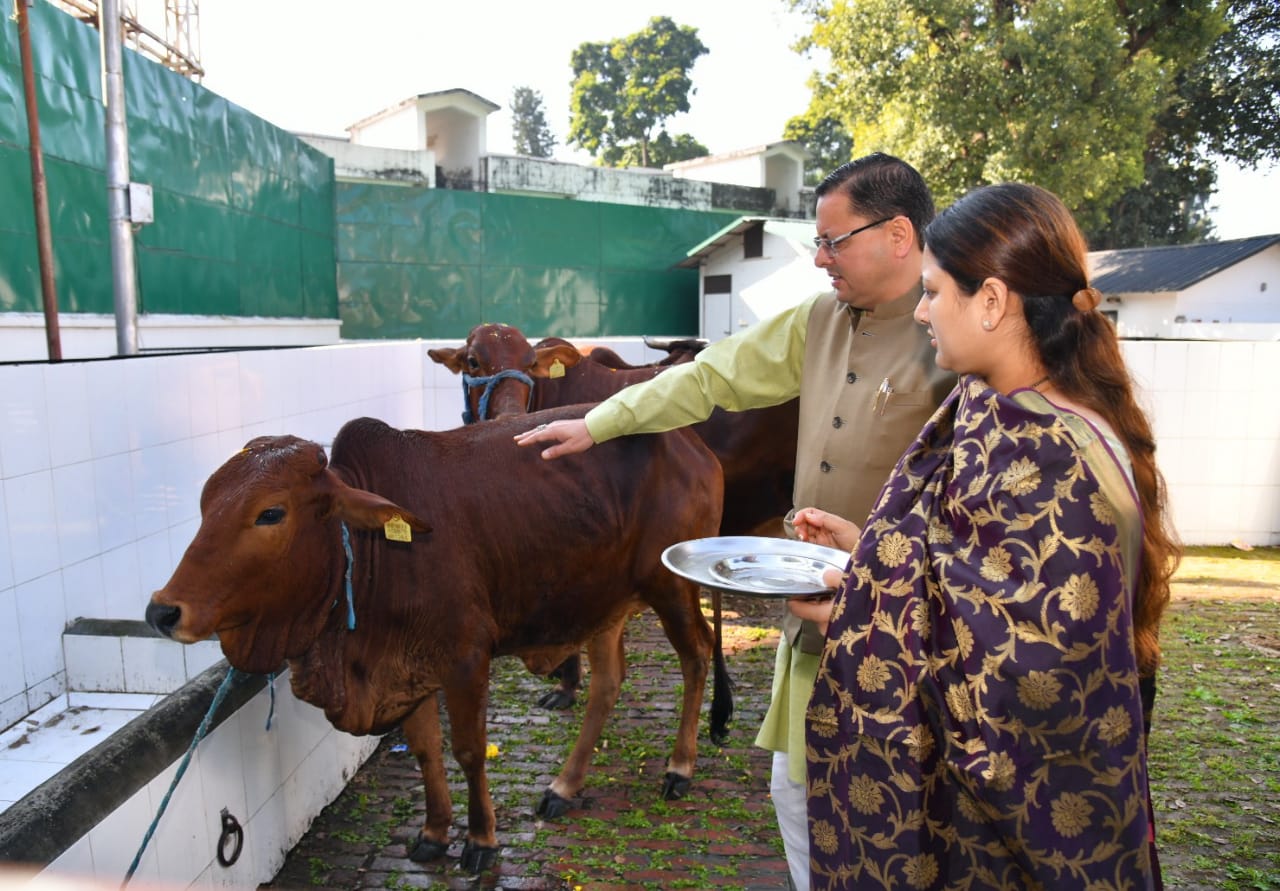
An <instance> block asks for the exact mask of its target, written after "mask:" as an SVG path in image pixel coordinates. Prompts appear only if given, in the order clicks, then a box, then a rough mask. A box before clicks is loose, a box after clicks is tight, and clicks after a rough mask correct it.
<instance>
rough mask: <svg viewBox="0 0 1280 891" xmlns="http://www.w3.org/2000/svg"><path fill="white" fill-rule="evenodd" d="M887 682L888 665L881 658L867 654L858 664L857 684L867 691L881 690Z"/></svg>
mask: <svg viewBox="0 0 1280 891" xmlns="http://www.w3.org/2000/svg"><path fill="white" fill-rule="evenodd" d="M887 683H889V666H888V665H887V664H886V663H885V661H884V660H883V659H879V658H877V657H875V656H868V657H867V658H866V659H864V660H863V662H862V664H861V665H859V666H858V686H859V687H861V688H862V689H863V690H866V691H867V692H868V693H875V692H877V691H879V690H883V689H884V685H885V684H887Z"/></svg>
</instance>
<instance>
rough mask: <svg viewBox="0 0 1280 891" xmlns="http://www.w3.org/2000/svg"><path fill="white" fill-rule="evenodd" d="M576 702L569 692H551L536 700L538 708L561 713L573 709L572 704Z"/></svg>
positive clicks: (571, 692)
mask: <svg viewBox="0 0 1280 891" xmlns="http://www.w3.org/2000/svg"><path fill="white" fill-rule="evenodd" d="M576 701H577V699H576V698H575V697H574V695H573V691H571V690H552V691H550V692H549V693H544V694H542V698H541V699H539V700H538V706H539V707H540V708H546V709H551V710H552V711H556V712H562V711H564V710H565V709H568V708H573V704H574V703H575V702H576Z"/></svg>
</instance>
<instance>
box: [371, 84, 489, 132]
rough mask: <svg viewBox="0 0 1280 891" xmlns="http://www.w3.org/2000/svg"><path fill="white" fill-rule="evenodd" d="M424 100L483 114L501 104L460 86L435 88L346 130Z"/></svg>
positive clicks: (401, 101) (404, 100)
mask: <svg viewBox="0 0 1280 891" xmlns="http://www.w3.org/2000/svg"><path fill="white" fill-rule="evenodd" d="M424 101H427V102H428V104H432V105H442V104H458V105H461V106H464V107H469V108H472V109H474V110H478V111H481V112H483V113H484V114H491V113H493V112H495V111H497V110H498V109H499V108H501V107H502V106H501V105H497V104H495V103H493V102H490V101H489V100H488V99H486V98H484V97H483V96H481V95H480V94H478V93H473V92H471V91H470V90H464V89H462V88H461V87H457V88H454V89H452V90H435V91H434V92H431V93H419V94H418V95H416V96H410V97H409V98H408V99H401V100H400V101H399V102H397V103H396V104H395V105H389V106H387V107H386V108H384V109H382V110H381V111H376V112H374V113H373V114H371V115H369V116H368V117H364V118H361V119H360V120H358V121H356V122H355V123H354V124H352V125H350V126H349V127H347V130H348V131H350V130H359V129H360V128H361V127H367V126H369V125H370V124H372V123H374V122H375V121H379V120H381V119H382V118H385V117H387V116H388V115H390V114H393V113H395V112H397V111H400V110H401V109H402V108H406V107H407V106H410V105H417V104H419V103H422V102H424Z"/></svg>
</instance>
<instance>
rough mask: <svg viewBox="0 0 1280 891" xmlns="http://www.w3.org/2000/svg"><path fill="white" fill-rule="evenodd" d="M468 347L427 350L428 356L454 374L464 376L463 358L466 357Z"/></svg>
mask: <svg viewBox="0 0 1280 891" xmlns="http://www.w3.org/2000/svg"><path fill="white" fill-rule="evenodd" d="M466 352H467V348H466V347H456V348H453V349H450V348H449V347H439V348H438V349H432V350H427V355H428V356H430V357H431V358H432V359H434V360H435V361H436V362H438V363H440V364H441V365H443V366H444V367H445V368H447V369H449V370H450V371H452V372H453V373H454V374H462V372H463V370H464V367H463V363H464V361H465V360H464V359H463V357H464V356H465V355H466Z"/></svg>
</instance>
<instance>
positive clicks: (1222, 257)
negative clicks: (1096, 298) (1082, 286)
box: [1089, 234, 1280, 340]
mask: <svg viewBox="0 0 1280 891" xmlns="http://www.w3.org/2000/svg"><path fill="white" fill-rule="evenodd" d="M1089 270H1090V277H1091V278H1092V279H1093V285H1094V287H1096V288H1097V289H1098V290H1100V291H1101V292H1102V293H1103V294H1104V295H1105V296H1104V298H1103V304H1102V307H1101V309H1102V310H1103V312H1105V313H1106V314H1107V315H1109V316H1110V317H1111V318H1112V319H1113V320H1114V321H1115V323H1116V326H1117V329H1118V330H1119V332H1120V336H1121V337H1135V338H1136V337H1161V338H1174V339H1178V338H1187V339H1193V340H1277V339H1280V293H1277V289H1280V234H1276V235H1259V236H1255V237H1253V238H1239V239H1235V240H1233V241H1216V242H1205V243H1203V244H1184V245H1173V246H1169V247H1153V248H1131V249H1128V250H1118V251H1094V252H1093V253H1091V254H1090V255H1089Z"/></svg>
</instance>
